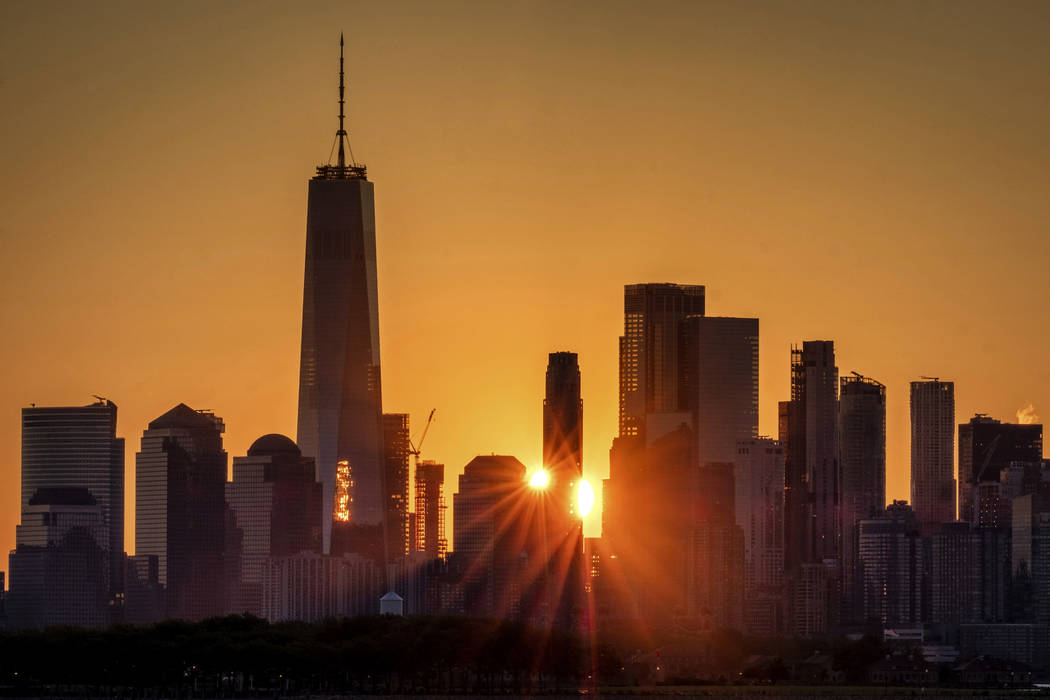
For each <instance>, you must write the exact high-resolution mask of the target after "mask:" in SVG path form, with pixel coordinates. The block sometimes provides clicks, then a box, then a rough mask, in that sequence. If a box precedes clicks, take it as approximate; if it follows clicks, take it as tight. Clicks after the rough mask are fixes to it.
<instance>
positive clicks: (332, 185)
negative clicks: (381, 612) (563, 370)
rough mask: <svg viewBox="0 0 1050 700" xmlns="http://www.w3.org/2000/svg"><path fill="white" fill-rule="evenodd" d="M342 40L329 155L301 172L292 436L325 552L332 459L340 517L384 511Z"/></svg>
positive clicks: (374, 332) (365, 243) (369, 246)
mask: <svg viewBox="0 0 1050 700" xmlns="http://www.w3.org/2000/svg"><path fill="white" fill-rule="evenodd" d="M342 45H343V40H342V37H340V39H339V46H340V49H339V130H338V131H337V132H336V142H337V145H338V160H337V161H336V164H335V165H332V164H331V162H329V164H327V165H322V166H319V167H318V168H317V174H316V175H315V176H314V177H313V179H311V180H310V189H309V200H308V204H307V214H306V271H305V275H304V283H303V338H302V350H301V354H300V360H299V428H298V434H297V442H298V443H299V446H300V448H302V451H303V456H304V457H313V458H314V460H315V461H316V464H317V477H318V481H320V482H321V484H322V487H323V491H322V493H323V497H322V501H321V527H322V533H323V543H324V551H325V552H328V551H329V550H330V547H331V535H332V519H333V514H334V508H335V491H336V473H337V471H338V470H339V467H340V463H342V465H341V466H342V468H343V474H344V480H345V481H346V485H347V486H348V492H347V497H345V498H342V499H340V508H341V511H340V513H339V516H340V520H341V521H342V522H347V521H349V524H350V526H351V527H355V528H356V527H357V526H365V529H366V530H368V531H372V532H375V533H377V535H378V536H379V537H381V536H382V535H381V532H382V524H383V510H384V508H383V484H382V481H383V478H382V473H383V460H382V453H383V431H382V408H381V406H382V400H381V392H380V375H379V305H378V298H377V296H378V293H377V286H376V229H375V205H374V195H373V188H372V183H371V182H369V181H368V179H367V177H366V174H365V166H364V165H359V164H357V163H356V162H355V161H354V158H353V153H352V152H350V149H349V140H348V139H347V135H346V130H345V129H344V128H343V120H344V115H343V104H344V99H343V95H344V90H343V53H342ZM333 150H334V149H333ZM348 156H349V159H348Z"/></svg>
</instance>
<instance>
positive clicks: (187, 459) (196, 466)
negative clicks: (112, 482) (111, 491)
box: [135, 403, 226, 620]
mask: <svg viewBox="0 0 1050 700" xmlns="http://www.w3.org/2000/svg"><path fill="white" fill-rule="evenodd" d="M224 431H225V426H224V425H223V422H222V419H221V418H219V417H217V416H216V415H214V414H213V413H210V412H206V411H195V410H193V409H192V408H190V407H189V406H187V405H186V404H181V403H180V404H179V405H178V406H176V407H175V408H173V409H171V410H170V411H168V412H167V413H165V414H164V415H162V416H160V417H159V418H157V419H156V420H154V421H153V422H151V423H150V424H149V427H148V428H147V429H146V430H145V432H143V433H142V447H141V449H140V450H139V452H138V453H137V454H136V455H135V554H136V556H145V555H155V556H156V557H157V567H158V581H159V584H160V585H161V586H164V589H165V615H166V616H167V617H172V618H181V619H186V620H202V619H204V618H206V617H212V616H215V615H221V614H222V613H223V609H224V604H223V603H224V601H223V597H224V586H223V582H224V571H223V552H224V548H225V544H226V543H225V513H224V510H225V508H224V495H225V485H226V452H225V450H223V449H222V433H223V432H224Z"/></svg>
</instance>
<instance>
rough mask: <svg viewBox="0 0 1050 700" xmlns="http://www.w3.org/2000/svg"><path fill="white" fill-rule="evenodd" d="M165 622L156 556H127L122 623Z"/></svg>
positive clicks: (162, 594)
mask: <svg viewBox="0 0 1050 700" xmlns="http://www.w3.org/2000/svg"><path fill="white" fill-rule="evenodd" d="M163 619H164V587H163V586H161V585H160V565H159V561H158V559H157V555H156V554H141V555H135V556H130V557H128V558H127V560H126V561H125V565H124V622H126V623H128V624H129V625H146V624H150V623H153V622H157V621H159V620H163Z"/></svg>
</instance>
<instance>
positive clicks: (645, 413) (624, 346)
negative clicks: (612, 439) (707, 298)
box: [620, 284, 704, 442]
mask: <svg viewBox="0 0 1050 700" xmlns="http://www.w3.org/2000/svg"><path fill="white" fill-rule="evenodd" d="M623 291H624V296H623V311H624V331H623V335H622V336H620V437H629V436H635V435H637V436H639V437H641V438H642V440H643V442H650V441H652V440H653V439H655V438H657V437H659V434H660V433H663V432H665V429H664V428H665V426H662V425H654V426H653V427H654V429H655V430H654V432H655V434H653V435H649V434H648V432H649V431H647V424H648V423H649V421H650V416H651V414H667V413H671V414H674V413H681V412H686V411H688V405H687V403H686V401H685V396H684V392H683V391H682V372H681V368H680V364H679V363H680V360H679V352H680V349H679V344H680V329H681V327H682V323H683V321H684V320H685V318H686V316H691V315H700V316H702V315H703V314H704V288H703V286H700V285H681V284H629V285H626V286H625V287H624V290H623ZM653 420H654V421H656V423H657V424H659V423H661V422H663V419H660V418H655V419H653ZM678 422H679V421H678V420H677V419H673V424H671V425H670V426H669V428H670V429H672V430H673V429H674V428H675V427H676V426H677V424H678Z"/></svg>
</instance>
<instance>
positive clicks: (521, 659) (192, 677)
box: [0, 616, 621, 698]
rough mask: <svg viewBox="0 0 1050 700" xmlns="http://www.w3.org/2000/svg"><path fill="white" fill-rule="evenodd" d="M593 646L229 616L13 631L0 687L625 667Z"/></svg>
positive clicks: (464, 675)
mask: <svg viewBox="0 0 1050 700" xmlns="http://www.w3.org/2000/svg"><path fill="white" fill-rule="evenodd" d="M585 647H586V645H585V643H584V641H583V640H581V639H579V638H577V637H575V636H572V635H569V634H565V633H561V632H543V631H539V630H535V629H531V628H529V627H526V626H524V625H521V624H518V623H514V622H506V621H497V620H484V619H476V618H451V617H449V618H446V617H393V616H383V617H357V618H348V619H339V620H326V621H324V622H321V623H317V624H308V623H300V622H288V623H278V624H270V623H268V622H267V621H265V620H261V619H259V618H255V617H251V616H230V617H223V618H214V619H211V620H205V621H203V622H199V623H191V622H181V621H174V620H172V621H167V622H161V623H158V624H156V625H151V626H144V627H134V626H115V627H112V628H110V629H107V630H85V629H76V628H51V629H48V630H45V631H43V632H17V633H15V632H7V633H4V634H2V635H0V685H2V687H3V688H2V690H3V692H4V693H5V694H8V695H27V694H43V695H55V694H59V695H62V694H69V695H84V694H88V693H90V694H95V695H99V694H100V695H105V696H107V697H182V698H185V697H191V696H197V697H236V696H247V695H262V694H266V695H269V696H274V695H278V694H305V693H320V694H338V693H503V692H513V693H529V692H544V691H564V690H573V689H578V688H582V687H588V686H592V685H595V684H596V683H597V682H598V681H599V678H598V676H600V675H601V674H602V673H608V674H610V675H615V673H616V672H618V671H619V669H620V668H621V664H620V661H619V660H618V659H617V658H616V657H615V654H613V653H611V652H610V651H609V650H608V649H605V648H602V649H595V650H590V649H587V648H585Z"/></svg>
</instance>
